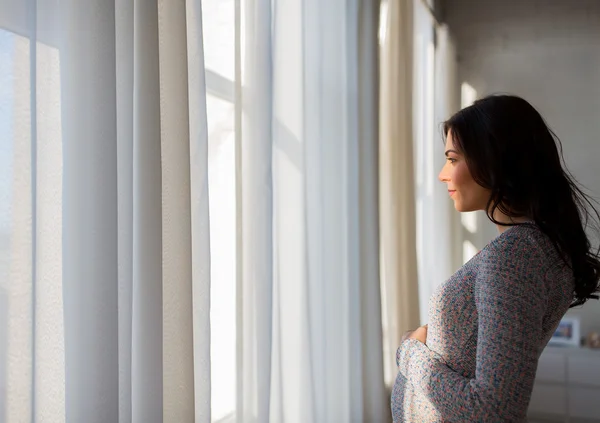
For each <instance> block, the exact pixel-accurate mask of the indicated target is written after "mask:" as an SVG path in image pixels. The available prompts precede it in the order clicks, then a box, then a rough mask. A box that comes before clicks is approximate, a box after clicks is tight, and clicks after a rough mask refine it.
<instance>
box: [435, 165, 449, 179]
mask: <svg viewBox="0 0 600 423" xmlns="http://www.w3.org/2000/svg"><path fill="white" fill-rule="evenodd" d="M438 179H439V180H440V182H448V181H449V180H450V178H449V177H448V173H447V172H446V166H445V165H444V167H442V170H441V171H440V174H439V175H438Z"/></svg>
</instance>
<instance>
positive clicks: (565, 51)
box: [441, 0, 600, 333]
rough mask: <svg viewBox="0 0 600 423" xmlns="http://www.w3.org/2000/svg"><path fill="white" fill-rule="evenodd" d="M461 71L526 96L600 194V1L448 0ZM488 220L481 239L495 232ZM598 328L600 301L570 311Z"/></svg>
mask: <svg viewBox="0 0 600 423" xmlns="http://www.w3.org/2000/svg"><path fill="white" fill-rule="evenodd" d="M441 7H442V17H443V19H444V20H445V21H446V22H447V23H448V25H449V27H450V29H451V31H452V33H453V35H454V37H455V39H456V43H457V49H458V60H459V77H460V79H461V81H463V82H468V83H469V84H470V85H472V86H473V87H474V88H475V89H476V90H477V92H478V94H479V95H480V96H481V95H485V94H488V93H497V92H507V93H512V94H517V95H520V96H522V97H524V98H526V99H527V100H528V101H530V102H531V103H532V104H533V105H534V106H535V107H537V108H538V110H539V111H540V112H541V113H542V115H543V116H544V117H545V118H546V120H547V121H548V123H549V124H550V126H551V127H552V128H553V129H554V131H555V132H556V133H557V135H558V136H559V138H560V139H561V140H562V144H563V147H564V155H565V160H566V163H567V166H568V168H569V169H570V170H571V171H572V173H573V174H574V175H575V177H576V178H577V179H578V180H579V181H580V182H581V183H582V184H583V185H584V186H586V187H587V188H588V190H589V191H590V192H591V193H592V195H593V196H595V197H596V198H598V199H600V171H599V170H598V167H599V165H600V1H597V0H568V1H566V0H564V1H563V0H560V1H559V0H495V1H493V0H485V1H482V0H445V1H442V4H441ZM496 233H497V231H496V228H495V227H494V226H492V225H486V228H485V229H484V230H483V232H482V236H483V238H485V239H491V238H493V237H494V236H496ZM570 313H571V314H574V315H579V316H581V319H582V331H583V333H586V332H587V331H589V330H596V331H600V303H599V302H597V301H593V302H590V303H588V304H586V305H585V306H584V307H583V308H581V309H578V310H574V311H572V312H570Z"/></svg>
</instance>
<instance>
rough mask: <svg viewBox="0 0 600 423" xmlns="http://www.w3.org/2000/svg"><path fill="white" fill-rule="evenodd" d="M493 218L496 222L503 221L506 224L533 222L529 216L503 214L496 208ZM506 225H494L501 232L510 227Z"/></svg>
mask: <svg viewBox="0 0 600 423" xmlns="http://www.w3.org/2000/svg"><path fill="white" fill-rule="evenodd" d="M494 219H495V220H496V221H497V222H500V223H505V224H506V225H514V224H518V223H526V222H533V219H532V218H530V217H527V216H519V217H511V216H507V215H505V214H504V213H502V212H501V211H499V210H498V209H496V212H495V213H494ZM506 225H496V227H497V228H498V232H500V233H502V232H504V231H505V230H507V229H508V228H510V226H506Z"/></svg>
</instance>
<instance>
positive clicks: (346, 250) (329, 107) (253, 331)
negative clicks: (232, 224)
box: [238, 0, 389, 423]
mask: <svg viewBox="0 0 600 423" xmlns="http://www.w3.org/2000/svg"><path fill="white" fill-rule="evenodd" d="M244 6H245V15H244V16H245V17H246V20H245V22H244V23H245V32H244V34H245V57H246V59H245V60H244V64H245V68H244V78H243V91H242V96H243V106H244V118H245V122H246V125H244V132H243V135H242V140H241V141H242V177H243V181H242V190H243V196H242V197H243V203H242V225H243V248H242V262H243V284H242V285H243V290H242V292H241V295H242V296H243V301H242V302H243V310H242V313H243V319H242V327H241V328H238V330H239V331H241V334H243V337H242V338H243V343H242V345H241V346H239V350H240V352H241V354H242V356H243V357H242V360H241V362H242V366H243V369H242V371H241V372H240V374H239V376H240V378H241V381H240V385H239V390H238V395H239V403H238V404H239V406H240V407H241V409H240V410H239V414H238V421H239V422H244V423H245V422H267V421H273V422H332V421H344V422H350V421H357V422H359V421H360V422H362V421H370V422H379V421H386V417H385V416H386V414H387V410H388V408H389V406H388V403H387V399H386V396H385V392H384V382H383V364H382V340H381V307H380V287H379V271H378V260H379V254H378V236H377V233H378V212H377V209H378V199H377V179H378V178H377V161H378V160H377V132H378V130H377V123H378V118H377V96H378V94H377V72H378V71H377V22H378V5H377V2H370V1H363V0H352V1H349V2H348V1H328V2H322V1H320V0H302V1H298V2H286V1H278V0H276V1H274V2H271V1H270V0H248V1H246V2H244ZM271 23H272V24H271ZM238 339H239V338H238Z"/></svg>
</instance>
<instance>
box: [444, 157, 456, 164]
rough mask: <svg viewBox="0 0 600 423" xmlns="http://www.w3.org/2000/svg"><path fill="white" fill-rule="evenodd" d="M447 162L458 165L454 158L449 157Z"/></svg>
mask: <svg viewBox="0 0 600 423" xmlns="http://www.w3.org/2000/svg"><path fill="white" fill-rule="evenodd" d="M446 160H448V161H449V162H450V163H452V164H454V163H456V159H453V158H452V157H448V158H447V159H446Z"/></svg>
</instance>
